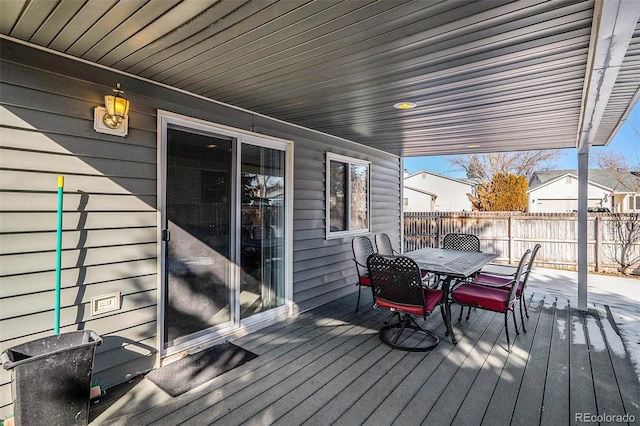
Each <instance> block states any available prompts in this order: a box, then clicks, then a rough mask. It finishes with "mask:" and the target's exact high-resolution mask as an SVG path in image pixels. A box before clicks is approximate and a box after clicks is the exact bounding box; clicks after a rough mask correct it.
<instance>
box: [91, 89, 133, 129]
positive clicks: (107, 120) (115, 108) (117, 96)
mask: <svg viewBox="0 0 640 426" xmlns="http://www.w3.org/2000/svg"><path fill="white" fill-rule="evenodd" d="M122 95H124V92H123V91H122V89H121V88H120V83H117V84H116V88H115V89H113V94H112V95H106V96H105V97H104V104H105V107H106V108H105V107H96V108H95V110H94V115H93V128H94V129H95V130H96V132H99V133H106V134H109V135H116V136H126V135H127V133H128V130H129V118H128V115H129V100H128V99H126V98H125V97H124V96H122Z"/></svg>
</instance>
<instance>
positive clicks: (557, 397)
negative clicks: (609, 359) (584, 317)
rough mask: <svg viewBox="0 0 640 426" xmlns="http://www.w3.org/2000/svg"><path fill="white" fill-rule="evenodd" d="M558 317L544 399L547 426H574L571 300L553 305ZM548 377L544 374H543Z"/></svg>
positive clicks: (544, 414) (551, 347)
mask: <svg viewBox="0 0 640 426" xmlns="http://www.w3.org/2000/svg"><path fill="white" fill-rule="evenodd" d="M553 307H554V318H553V330H552V334H551V344H550V347H549V361H548V364H547V367H546V380H545V384H544V398H543V400H542V407H541V408H542V417H541V420H540V423H541V424H543V425H564V424H571V423H572V422H571V421H570V420H569V415H570V412H569V399H568V397H567V395H569V344H570V340H569V332H570V330H569V325H570V324H571V322H570V321H571V320H570V318H571V317H570V308H569V304H568V302H567V300H563V299H556V300H555V301H554V302H553ZM541 374H544V372H541Z"/></svg>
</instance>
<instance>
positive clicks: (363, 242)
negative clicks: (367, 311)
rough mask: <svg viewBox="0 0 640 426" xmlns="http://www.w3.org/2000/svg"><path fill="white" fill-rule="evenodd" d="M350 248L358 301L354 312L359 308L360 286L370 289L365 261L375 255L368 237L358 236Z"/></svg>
mask: <svg viewBox="0 0 640 426" xmlns="http://www.w3.org/2000/svg"><path fill="white" fill-rule="evenodd" d="M351 247H352V249H353V261H354V262H355V264H356V271H357V272H358V282H357V283H356V285H357V286H358V301H357V302H356V312H358V309H359V308H360V295H361V293H362V286H365V287H371V280H370V279H369V271H368V270H367V259H368V258H369V256H371V255H372V254H375V251H374V250H373V244H372V243H371V240H370V239H369V237H366V236H360V237H355V238H354V239H353V240H352V241H351Z"/></svg>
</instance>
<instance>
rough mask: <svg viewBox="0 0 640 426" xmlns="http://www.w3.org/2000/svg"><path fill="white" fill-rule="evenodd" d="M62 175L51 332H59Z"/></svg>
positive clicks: (60, 178)
mask: <svg viewBox="0 0 640 426" xmlns="http://www.w3.org/2000/svg"><path fill="white" fill-rule="evenodd" d="M63 189H64V176H58V230H57V234H56V294H55V299H56V300H55V311H54V327H53V332H54V333H55V334H60V271H61V269H62V192H63Z"/></svg>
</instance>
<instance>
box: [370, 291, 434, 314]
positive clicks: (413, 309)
mask: <svg viewBox="0 0 640 426" xmlns="http://www.w3.org/2000/svg"><path fill="white" fill-rule="evenodd" d="M423 291H424V302H425V303H424V304H425V307H426V309H427V313H429V312H431V311H433V309H434V308H435V307H436V306H437V305H438V303H440V301H441V300H442V296H443V295H442V291H441V290H435V289H432V288H425V289H423ZM375 303H376V304H377V305H378V306H379V307H381V308H385V309H389V310H393V311H400V312H404V313H407V314H411V315H418V316H422V315H424V313H423V312H422V306H414V305H402V304H399V303H394V302H389V301H388V300H385V299H379V298H376V299H375Z"/></svg>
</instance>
